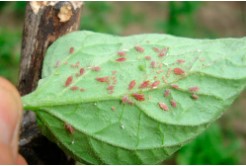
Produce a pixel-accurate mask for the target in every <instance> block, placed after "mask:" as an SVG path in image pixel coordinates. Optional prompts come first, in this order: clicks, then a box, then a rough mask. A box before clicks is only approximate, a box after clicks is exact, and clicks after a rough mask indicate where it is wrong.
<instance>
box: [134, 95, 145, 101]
mask: <svg viewBox="0 0 246 166" xmlns="http://www.w3.org/2000/svg"><path fill="white" fill-rule="evenodd" d="M132 96H133V97H134V98H135V99H136V100H138V101H144V100H145V97H144V94H139V93H133V94H132Z"/></svg>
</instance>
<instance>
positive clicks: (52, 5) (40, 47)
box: [19, 1, 82, 164]
mask: <svg viewBox="0 0 246 166" xmlns="http://www.w3.org/2000/svg"><path fill="white" fill-rule="evenodd" d="M81 9H82V2H79V1H77V2H68V1H65V2H59V1H52V2H43V1H38V2H34V1H33V2H28V3H27V6H26V15H25V23H24V29H23V39H22V49H21V63H20V73H19V92H20V93H21V95H25V94H28V93H30V92H31V91H33V90H34V89H35V88H36V86H37V82H38V80H39V79H40V77H41V69H42V64H43V59H44V56H45V53H46V50H47V48H48V47H49V46H50V45H51V44H52V43H53V42H54V41H55V40H56V39H57V38H59V37H60V36H62V35H64V34H66V33H69V32H72V31H75V30H77V29H78V27H79V25H80V13H81ZM42 151H44V152H42ZM20 152H21V153H22V155H23V156H24V157H25V158H26V159H27V161H28V163H29V164H66V163H67V164H68V163H69V160H66V159H65V160H64V156H65V155H64V154H63V152H62V151H60V150H59V149H58V148H55V145H54V144H52V143H50V142H49V141H48V140H47V139H45V138H44V137H43V136H41V135H40V132H39V130H38V129H37V126H36V122H35V115H34V114H33V113H31V112H26V113H25V115H24V118H23V122H22V129H21V136H20ZM45 152H47V153H45ZM48 152H49V153H48ZM55 153H56V155H55ZM54 155H55V156H54ZM62 156H63V159H62ZM70 164H71V163H70Z"/></svg>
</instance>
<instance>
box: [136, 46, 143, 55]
mask: <svg viewBox="0 0 246 166" xmlns="http://www.w3.org/2000/svg"><path fill="white" fill-rule="evenodd" d="M134 48H135V50H136V51H137V52H141V53H143V52H144V48H143V47H141V46H135V47H134Z"/></svg>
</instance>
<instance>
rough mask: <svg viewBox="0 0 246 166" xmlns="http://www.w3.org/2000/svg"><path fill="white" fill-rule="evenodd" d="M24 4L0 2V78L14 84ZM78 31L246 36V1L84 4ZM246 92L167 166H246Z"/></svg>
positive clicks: (123, 33) (198, 36)
mask: <svg viewBox="0 0 246 166" xmlns="http://www.w3.org/2000/svg"><path fill="white" fill-rule="evenodd" d="M25 5H26V4H25V2H0V76H3V77H6V78H8V79H9V80H11V81H12V82H13V83H14V84H17V81H18V67H19V59H20V46H21V33H22V26H23V20H24V11H25ZM80 29H86V30H92V31H97V32H103V33H111V34H120V35H129V34H136V33H154V32H157V33H168V34H174V35H178V36H187V37H194V38H215V37H242V36H246V2H86V4H85V6H84V11H83V13H82V19H81V27H80ZM245 120H246V93H243V94H242V95H241V97H239V98H238V100H237V101H236V102H235V103H234V105H233V106H232V107H231V108H230V110H229V111H227V113H226V114H225V115H224V116H223V117H222V118H221V119H220V120H219V121H218V123H217V124H214V125H213V126H211V127H210V129H208V130H207V131H206V132H205V133H204V134H202V135H201V136H199V137H198V138H197V139H196V140H195V141H193V142H192V143H190V144H188V145H187V146H185V147H183V148H182V149H181V150H180V151H179V152H177V153H176V154H175V155H174V156H173V157H172V158H170V159H169V160H168V161H166V162H165V163H166V164H246V159H245V157H244V156H245V155H246V127H245V124H244V122H245Z"/></svg>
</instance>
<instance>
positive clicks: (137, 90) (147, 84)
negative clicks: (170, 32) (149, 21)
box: [55, 45, 199, 132]
mask: <svg viewBox="0 0 246 166" xmlns="http://www.w3.org/2000/svg"><path fill="white" fill-rule="evenodd" d="M134 49H135V51H136V52H138V53H139V54H144V52H145V49H144V48H143V47H142V46H140V45H136V46H135V47H134ZM152 50H153V51H154V52H155V54H156V55H157V57H159V58H163V57H165V56H167V53H168V50H169V48H168V47H164V48H157V47H153V48H152ZM73 53H74V48H73V47H71V48H70V49H69V54H73ZM116 55H117V56H118V57H117V58H116V59H115V62H116V63H124V62H126V61H127V51H118V52H117V53H116ZM143 58H144V59H145V60H146V62H148V61H149V64H150V66H149V67H150V68H151V69H152V70H156V72H155V73H156V74H162V73H164V72H165V70H163V68H162V67H163V64H162V63H160V62H159V61H154V60H152V57H151V56H150V55H146V56H143ZM176 63H177V64H179V65H180V64H184V63H185V60H183V59H177V60H176ZM64 64H67V63H64ZM60 65H61V63H60V61H57V62H56V64H55V67H59V66H60ZM70 66H71V67H72V68H75V69H78V70H77V73H76V74H75V76H72V75H70V76H68V77H67V78H66V80H65V83H64V86H65V87H68V88H69V89H70V90H71V91H78V90H79V91H81V92H83V91H85V89H84V88H82V87H78V86H74V85H73V80H74V79H76V78H75V77H81V76H83V75H84V74H85V72H86V70H88V69H89V70H90V71H92V72H100V71H101V70H102V69H101V67H100V66H91V67H89V68H87V69H85V68H83V67H80V63H79V62H76V63H75V64H71V65H70ZM172 73H173V74H174V75H176V76H177V77H183V76H185V75H186V72H185V70H184V69H182V68H180V67H175V68H170V67H169V68H168V69H167V71H166V74H163V75H162V77H161V80H159V79H158V77H157V76H154V80H153V79H150V80H148V79H147V80H144V81H142V82H139V83H138V82H137V81H136V80H131V81H130V82H128V83H127V85H128V86H127V90H128V91H129V92H131V95H129V96H123V97H122V98H121V101H122V103H123V104H130V105H132V104H134V102H133V101H132V100H131V98H133V99H135V100H136V101H139V102H143V101H145V100H146V97H145V95H144V93H143V90H144V89H157V88H158V87H159V88H161V86H162V85H161V81H163V83H164V84H166V86H170V88H172V89H173V90H179V89H180V88H179V86H178V85H177V84H168V80H167V79H168V78H169V77H170V75H171V74H172ZM95 81H96V82H99V83H104V84H105V85H107V87H106V90H107V92H108V94H113V93H114V89H115V86H116V85H117V71H115V70H114V71H112V75H110V76H98V77H96V78H95ZM188 91H189V92H190V93H191V98H192V99H194V100H197V99H198V98H199V96H198V95H197V94H196V93H197V92H198V91H199V87H197V86H193V87H190V88H189V89H188ZM170 94H171V90H170V89H166V90H165V91H164V92H163V97H164V98H169V102H170V105H171V106H172V107H173V108H176V107H177V102H176V101H175V100H174V99H172V97H171V98H170ZM157 105H158V106H159V108H160V109H162V110H164V111H168V110H169V107H168V105H167V104H166V103H164V102H162V101H160V102H158V103H157ZM111 109H112V110H115V109H116V108H115V107H114V106H112V107H111ZM65 127H66V128H67V130H68V131H70V132H71V130H72V129H71V128H69V126H68V125H66V126H65Z"/></svg>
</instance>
